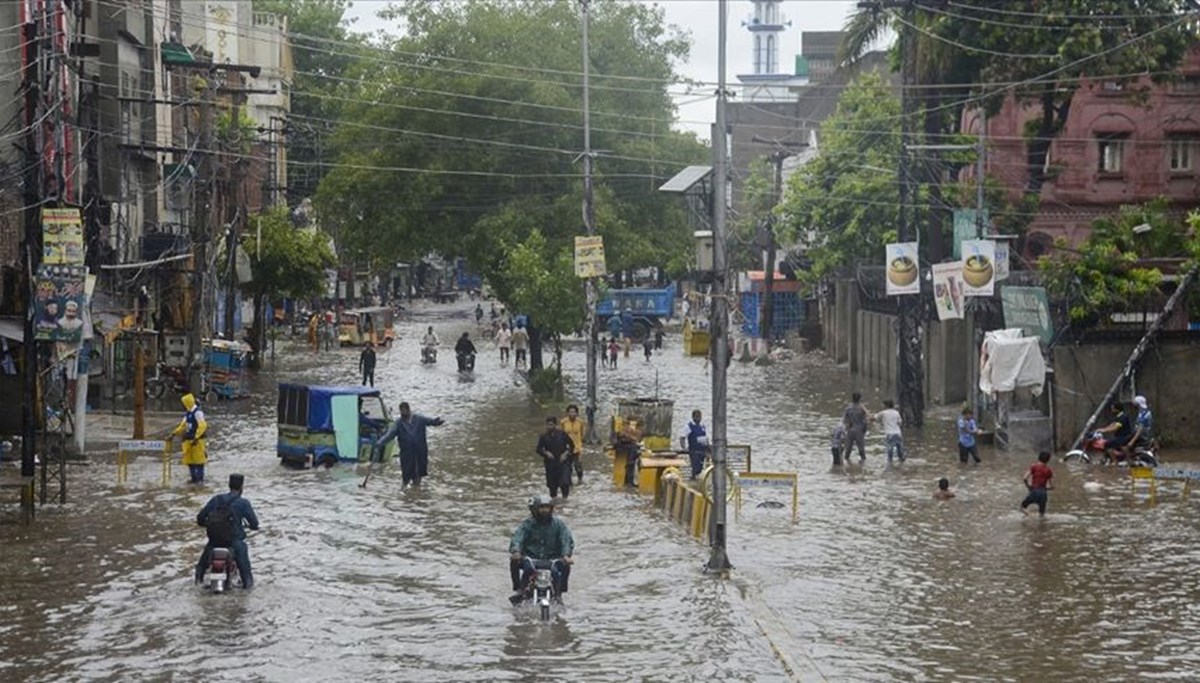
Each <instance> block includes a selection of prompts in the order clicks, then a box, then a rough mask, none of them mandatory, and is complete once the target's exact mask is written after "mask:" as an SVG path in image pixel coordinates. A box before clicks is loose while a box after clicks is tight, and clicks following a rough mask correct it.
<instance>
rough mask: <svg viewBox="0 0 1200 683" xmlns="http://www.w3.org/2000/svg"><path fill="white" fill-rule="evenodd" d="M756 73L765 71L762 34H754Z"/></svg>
mask: <svg viewBox="0 0 1200 683" xmlns="http://www.w3.org/2000/svg"><path fill="white" fill-rule="evenodd" d="M754 73H756V74H761V73H763V51H762V36H760V35H755V36H754Z"/></svg>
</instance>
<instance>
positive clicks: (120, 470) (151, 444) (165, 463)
mask: <svg viewBox="0 0 1200 683" xmlns="http://www.w3.org/2000/svg"><path fill="white" fill-rule="evenodd" d="M131 453H161V454H162V484H163V486H166V485H168V484H170V483H171V441H170V440H169V439H168V440H167V441H141V440H138V441H121V442H118V443H117V483H118V484H123V483H125V482H126V481H128V480H129V455H130V454H131Z"/></svg>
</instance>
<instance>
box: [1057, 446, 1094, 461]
mask: <svg viewBox="0 0 1200 683" xmlns="http://www.w3.org/2000/svg"><path fill="white" fill-rule="evenodd" d="M1091 461H1092V457H1091V456H1090V455H1088V454H1087V451H1083V450H1080V449H1075V450H1073V451H1068V452H1067V454H1066V455H1064V456H1063V462H1083V463H1090V462H1091Z"/></svg>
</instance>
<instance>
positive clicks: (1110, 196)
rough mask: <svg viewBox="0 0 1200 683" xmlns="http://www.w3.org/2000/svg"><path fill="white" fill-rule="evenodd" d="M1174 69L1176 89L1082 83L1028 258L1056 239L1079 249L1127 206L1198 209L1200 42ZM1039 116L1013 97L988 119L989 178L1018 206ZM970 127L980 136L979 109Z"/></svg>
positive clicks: (1055, 153)
mask: <svg viewBox="0 0 1200 683" xmlns="http://www.w3.org/2000/svg"><path fill="white" fill-rule="evenodd" d="M1178 71H1179V76H1178V78H1177V79H1176V80H1175V81H1174V82H1170V83H1158V84H1156V83H1154V82H1152V81H1151V79H1149V78H1140V79H1137V80H1135V81H1132V82H1121V81H1110V80H1104V79H1096V80H1087V81H1084V82H1083V83H1082V84H1081V85H1080V88H1079V90H1078V91H1077V92H1076V93H1075V96H1074V98H1073V100H1072V103H1071V108H1070V111H1069V113H1068V116H1067V120H1066V125H1065V126H1064V127H1063V130H1062V132H1061V133H1060V134H1059V135H1058V136H1057V137H1055V139H1054V141H1053V143H1052V144H1051V146H1050V153H1049V156H1048V157H1047V160H1046V168H1047V170H1048V172H1049V174H1048V177H1047V179H1046V181H1045V183H1044V184H1043V185H1042V188H1041V204H1040V206H1039V208H1038V213H1037V215H1036V216H1035V217H1034V218H1033V220H1032V222H1031V223H1030V224H1029V227H1028V230H1027V232H1026V235H1027V239H1026V246H1025V254H1026V255H1027V256H1029V257H1036V256H1038V255H1040V254H1041V253H1044V252H1045V250H1046V249H1048V248H1049V247H1050V246H1051V245H1052V244H1053V242H1054V240H1055V239H1057V238H1059V237H1062V238H1065V239H1066V240H1067V242H1068V243H1070V244H1079V243H1080V242H1082V241H1083V240H1085V239H1086V238H1087V237H1088V235H1089V234H1090V233H1091V225H1092V222H1093V221H1095V220H1096V219H1097V218H1098V217H1101V216H1104V215H1109V214H1112V213H1114V212H1116V211H1117V209H1118V208H1119V207H1120V206H1121V205H1123V204H1139V203H1143V202H1146V201H1149V200H1151V199H1154V198H1156V197H1159V196H1163V197H1167V198H1168V199H1169V200H1170V202H1171V206H1172V209H1173V210H1177V211H1178V212H1179V213H1180V214H1181V215H1182V214H1183V213H1185V212H1186V211H1188V210H1190V209H1194V208H1197V207H1200V173H1198V172H1197V171H1198V170H1200V159H1198V158H1197V157H1198V155H1200V45H1197V46H1195V47H1193V49H1192V50H1191V51H1190V52H1189V53H1188V55H1187V57H1186V58H1185V59H1184V61H1183V63H1182V64H1181V66H1180V67H1179V69H1178ZM1039 115H1040V108H1039V107H1037V106H1035V105H1026V106H1018V104H1017V103H1016V101H1015V100H1014V99H1012V98H1010V99H1009V100H1008V101H1007V102H1005V104H1004V106H1003V108H1002V109H1001V111H1000V112H999V114H998V115H996V116H993V117H990V118H989V119H988V121H987V137H988V145H987V146H988V157H987V174H988V176H990V177H991V178H993V179H997V180H999V181H1000V182H1001V183H1003V184H1004V185H1005V186H1006V187H1007V188H1008V189H1009V194H1010V198H1011V199H1012V200H1014V201H1015V200H1017V199H1019V198H1020V197H1021V195H1022V194H1023V192H1024V190H1025V187H1026V184H1027V182H1028V179H1029V168H1028V164H1029V159H1028V149H1027V145H1026V133H1025V128H1026V122H1028V121H1030V120H1031V119H1033V118H1035V117H1037V116H1039ZM965 124H966V125H965V126H964V132H968V133H970V134H978V130H979V120H978V112H968V113H967V114H966V120H965ZM967 175H969V173H968V174H967Z"/></svg>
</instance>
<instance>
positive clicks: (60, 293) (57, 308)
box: [33, 263, 87, 344]
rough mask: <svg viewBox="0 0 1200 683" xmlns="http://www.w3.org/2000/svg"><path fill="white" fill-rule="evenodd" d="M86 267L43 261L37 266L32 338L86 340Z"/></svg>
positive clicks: (75, 341)
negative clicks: (52, 263)
mask: <svg viewBox="0 0 1200 683" xmlns="http://www.w3.org/2000/svg"><path fill="white" fill-rule="evenodd" d="M86 276H87V268H85V267H83V266H58V265H51V264H46V263H43V264H42V265H41V266H39V267H38V273H37V278H36V289H35V295H34V301H33V305H34V315H35V317H36V319H35V321H34V330H33V338H34V339H37V340H39V341H56V342H68V343H73V344H74V343H78V342H79V341H80V340H81V339H83V323H84V320H83V317H84V307H85V306H86V305H87V294H86V291H85V283H86Z"/></svg>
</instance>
